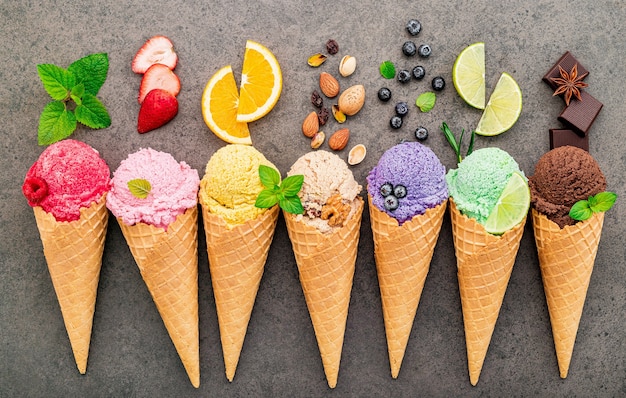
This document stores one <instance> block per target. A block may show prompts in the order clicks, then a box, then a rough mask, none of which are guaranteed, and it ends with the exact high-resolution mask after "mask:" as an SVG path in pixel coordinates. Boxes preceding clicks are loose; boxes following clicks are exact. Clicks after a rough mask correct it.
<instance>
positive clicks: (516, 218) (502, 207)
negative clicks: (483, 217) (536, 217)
mask: <svg viewBox="0 0 626 398" xmlns="http://www.w3.org/2000/svg"><path fill="white" fill-rule="evenodd" d="M529 207H530V189H529V188H528V182H527V181H526V178H524V176H522V175H521V174H520V173H518V172H515V173H513V174H511V177H510V178H509V181H508V182H507V184H506V186H505V187H504V190H503V191H502V193H501V194H500V197H499V198H498V202H497V203H496V205H495V206H494V207H493V209H492V210H491V214H489V217H487V221H485V230H487V232H489V233H490V234H494V235H501V234H503V233H505V232H506V231H508V230H509V229H511V228H513V227H514V226H516V225H517V224H519V223H520V222H521V221H522V220H523V219H524V217H526V214H528V209H529Z"/></svg>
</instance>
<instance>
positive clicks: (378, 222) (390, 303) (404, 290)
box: [368, 196, 448, 379]
mask: <svg viewBox="0 0 626 398" xmlns="http://www.w3.org/2000/svg"><path fill="white" fill-rule="evenodd" d="M368 198H369V201H370V205H369V213H370V221H371V227H372V234H373V237H374V258H375V260H376V270H377V274H378V284H379V286H380V295H381V301H382V307H383V318H384V321H385V334H386V337H387V349H388V351H389V364H390V367H391V376H392V377H393V378H394V379H395V378H397V377H398V374H399V372H400V367H401V366H402V359H403V358H404V353H405V351H406V347H407V343H408V341H409V336H410V334H411V329H412V328H413V322H414V319H415V314H416V312H417V307H418V305H419V301H420V297H421V295H422V290H423V288H424V282H425V281H426V276H427V275H428V270H429V269H430V261H431V259H432V257H433V253H434V251H435V245H436V244H437V238H438V237H439V231H440V230H441V224H442V221H443V215H444V213H445V211H446V207H447V203H448V201H447V200H446V201H445V202H443V203H442V204H440V205H439V206H437V207H435V208H432V209H428V210H427V211H426V213H424V214H422V215H417V216H415V217H413V218H412V219H411V220H409V221H407V222H405V223H403V224H402V225H399V224H398V221H397V220H396V219H395V218H393V217H390V216H389V215H388V214H387V213H385V212H384V211H381V210H379V209H378V208H377V207H376V206H374V205H373V204H372V200H371V197H370V196H368Z"/></svg>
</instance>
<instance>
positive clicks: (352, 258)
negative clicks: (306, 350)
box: [284, 197, 363, 388]
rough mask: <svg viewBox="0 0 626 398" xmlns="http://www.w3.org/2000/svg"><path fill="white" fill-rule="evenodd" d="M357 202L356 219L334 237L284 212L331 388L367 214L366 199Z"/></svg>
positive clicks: (337, 372) (350, 220) (335, 382)
mask: <svg viewBox="0 0 626 398" xmlns="http://www.w3.org/2000/svg"><path fill="white" fill-rule="evenodd" d="M357 200H358V207H357V209H356V211H355V213H354V214H353V215H352V217H351V218H350V219H348V220H347V221H346V223H345V224H344V225H343V227H341V228H340V229H338V230H337V231H334V232H332V233H330V234H322V233H320V232H319V231H318V230H317V229H316V228H315V227H312V226H310V225H307V224H304V223H302V222H299V221H296V220H295V217H294V216H293V215H292V214H289V213H284V216H285V221H286V223H287V231H288V233H289V239H290V240H291V245H292V247H293V251H294V254H295V257H296V263H297V264H298V271H299V274H300V283H301V284H302V290H303V292H304V297H305V299H306V304H307V308H308V309H309V315H310V316H311V321H312V323H313V329H314V330H315V336H316V338H317V344H318V347H319V350H320V355H321V357H322V364H323V366H324V373H325V374H326V380H327V381H328V385H329V386H330V388H335V386H336V385H337V377H338V375H339V363H340V362H341V350H342V347H343V338H344V334H345V330H346V321H347V319H348V306H349V304H350V291H351V290H352V280H353V277H354V269H355V263H356V256H357V246H358V242H359V232H360V226H361V216H362V213H363V199H361V198H360V197H359V198H358V199H357Z"/></svg>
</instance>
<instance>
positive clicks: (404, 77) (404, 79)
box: [398, 69, 411, 83]
mask: <svg viewBox="0 0 626 398" xmlns="http://www.w3.org/2000/svg"><path fill="white" fill-rule="evenodd" d="M410 80H411V72H409V71H408V70H406V69H402V70H401V71H400V72H398V81H399V82H400V83H408V82H409V81H410Z"/></svg>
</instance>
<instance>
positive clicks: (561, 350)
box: [531, 209, 604, 378]
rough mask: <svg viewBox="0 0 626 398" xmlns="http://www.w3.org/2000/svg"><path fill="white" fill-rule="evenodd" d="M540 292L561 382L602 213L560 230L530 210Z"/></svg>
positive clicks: (581, 304) (572, 344)
mask: <svg viewBox="0 0 626 398" xmlns="http://www.w3.org/2000/svg"><path fill="white" fill-rule="evenodd" d="M531 214H532V220H533V230H534V232H535V244H536V246H537V253H538V255H539V267H540V268H541V278H542V279H543V289H544V291H545V294H546V301H547V303H548V312H549V313H550V324H551V325H552V336H553V338H554V346H555V349H556V357H557V361H558V364H559V373H560V376H561V377H562V378H566V377H567V373H568V371H569V366H570V362H571V359H572V352H573V351H574V343H575V341H576V334H577V332H578V325H579V324H580V318H581V316H582V312H583V307H584V305H585V298H586V297H587V289H588V288H589V281H590V280H591V272H592V271H593V264H594V262H595V259H596V254H597V252H598V245H599V243H600V236H601V234H602V224H603V222H604V213H594V215H593V216H592V217H591V218H589V219H588V220H586V221H582V222H578V223H576V224H574V225H568V226H566V227H565V228H563V229H561V228H559V226H558V225H557V224H556V223H554V222H552V221H550V220H549V219H548V218H547V217H546V216H545V215H543V214H541V213H539V212H538V211H537V210H535V209H531Z"/></svg>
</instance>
